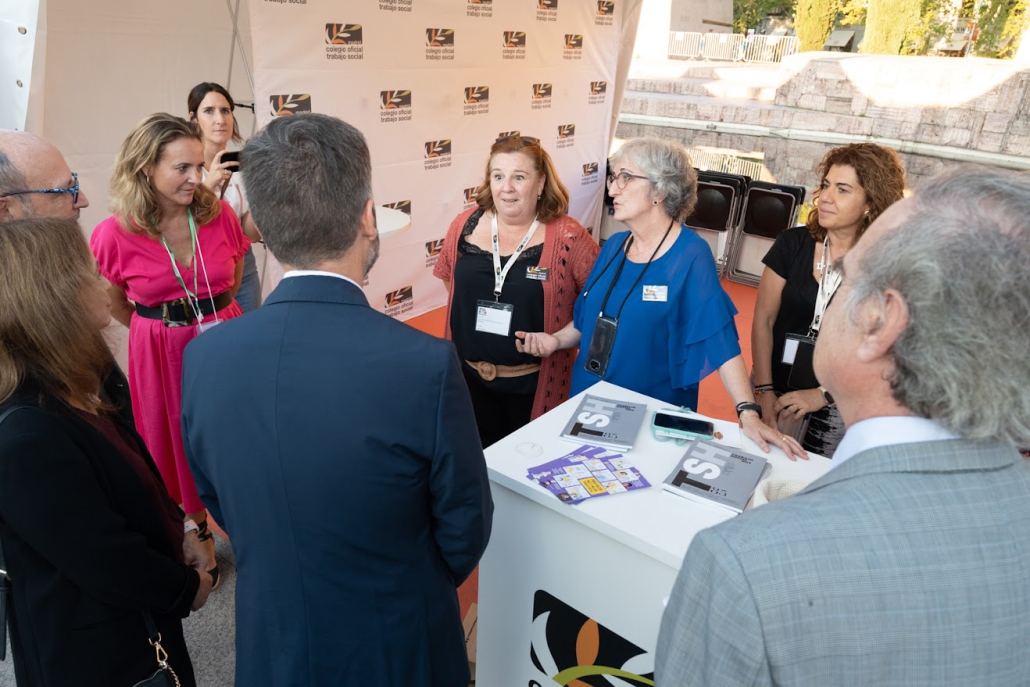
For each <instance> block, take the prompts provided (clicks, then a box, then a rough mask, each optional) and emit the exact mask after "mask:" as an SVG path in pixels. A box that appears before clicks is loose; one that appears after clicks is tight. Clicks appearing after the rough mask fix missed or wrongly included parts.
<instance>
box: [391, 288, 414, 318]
mask: <svg viewBox="0 0 1030 687" xmlns="http://www.w3.org/2000/svg"><path fill="white" fill-rule="evenodd" d="M414 307H415V293H414V291H412V288H411V287H410V286H405V287H403V288H400V289H397V290H396V291H391V292H390V293H388V294H386V311H385V312H386V314H387V315H389V316H390V317H397V316H398V315H401V314H404V313H406V312H410V311H411V310H412V309H414Z"/></svg>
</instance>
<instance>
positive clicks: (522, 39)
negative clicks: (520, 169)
mask: <svg viewBox="0 0 1030 687" xmlns="http://www.w3.org/2000/svg"><path fill="white" fill-rule="evenodd" d="M501 46H502V47H501V59H502V60H524V59H526V32H525V31H505V32H504V35H503V42H502V43H501Z"/></svg>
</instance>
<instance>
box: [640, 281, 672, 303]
mask: <svg viewBox="0 0 1030 687" xmlns="http://www.w3.org/2000/svg"><path fill="white" fill-rule="evenodd" d="M644 300H645V301H653V302H655V303H665V302H666V301H668V300H669V287H668V286H666V285H664V284H663V285H661V286H658V285H657V284H644Z"/></svg>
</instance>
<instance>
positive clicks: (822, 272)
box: [808, 236, 841, 336]
mask: <svg viewBox="0 0 1030 687" xmlns="http://www.w3.org/2000/svg"><path fill="white" fill-rule="evenodd" d="M829 245H830V237H829V236H827V237H826V238H824V239H823V257H822V259H821V260H820V261H819V293H818V295H816V297H815V312H814V313H813V315H812V324H811V326H809V328H808V335H809V336H811V335H812V333H813V332H818V331H819V325H821V324H822V321H823V314H824V313H825V312H826V306H827V305H829V303H830V298H832V297H833V292H834V291H836V290H837V287H838V286H840V280H841V276H840V271H839V270H835V269H833V267H832V266H831V265H830V264H829V263H828V262H827V261H826V253H827V249H828V248H829Z"/></svg>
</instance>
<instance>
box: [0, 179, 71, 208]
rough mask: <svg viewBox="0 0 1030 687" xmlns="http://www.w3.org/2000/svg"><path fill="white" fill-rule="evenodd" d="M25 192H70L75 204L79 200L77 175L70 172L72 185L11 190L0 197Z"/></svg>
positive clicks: (20, 194) (23, 193)
mask: <svg viewBox="0 0 1030 687" xmlns="http://www.w3.org/2000/svg"><path fill="white" fill-rule="evenodd" d="M26 193H70V194H72V205H76V204H77V203H78V202H79V175H78V174H76V173H75V172H72V185H71V186H69V187H68V188H40V189H36V190H35V191H11V192H10V193H5V194H3V195H0V198H6V197H8V196H23V195H25V194H26Z"/></svg>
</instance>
